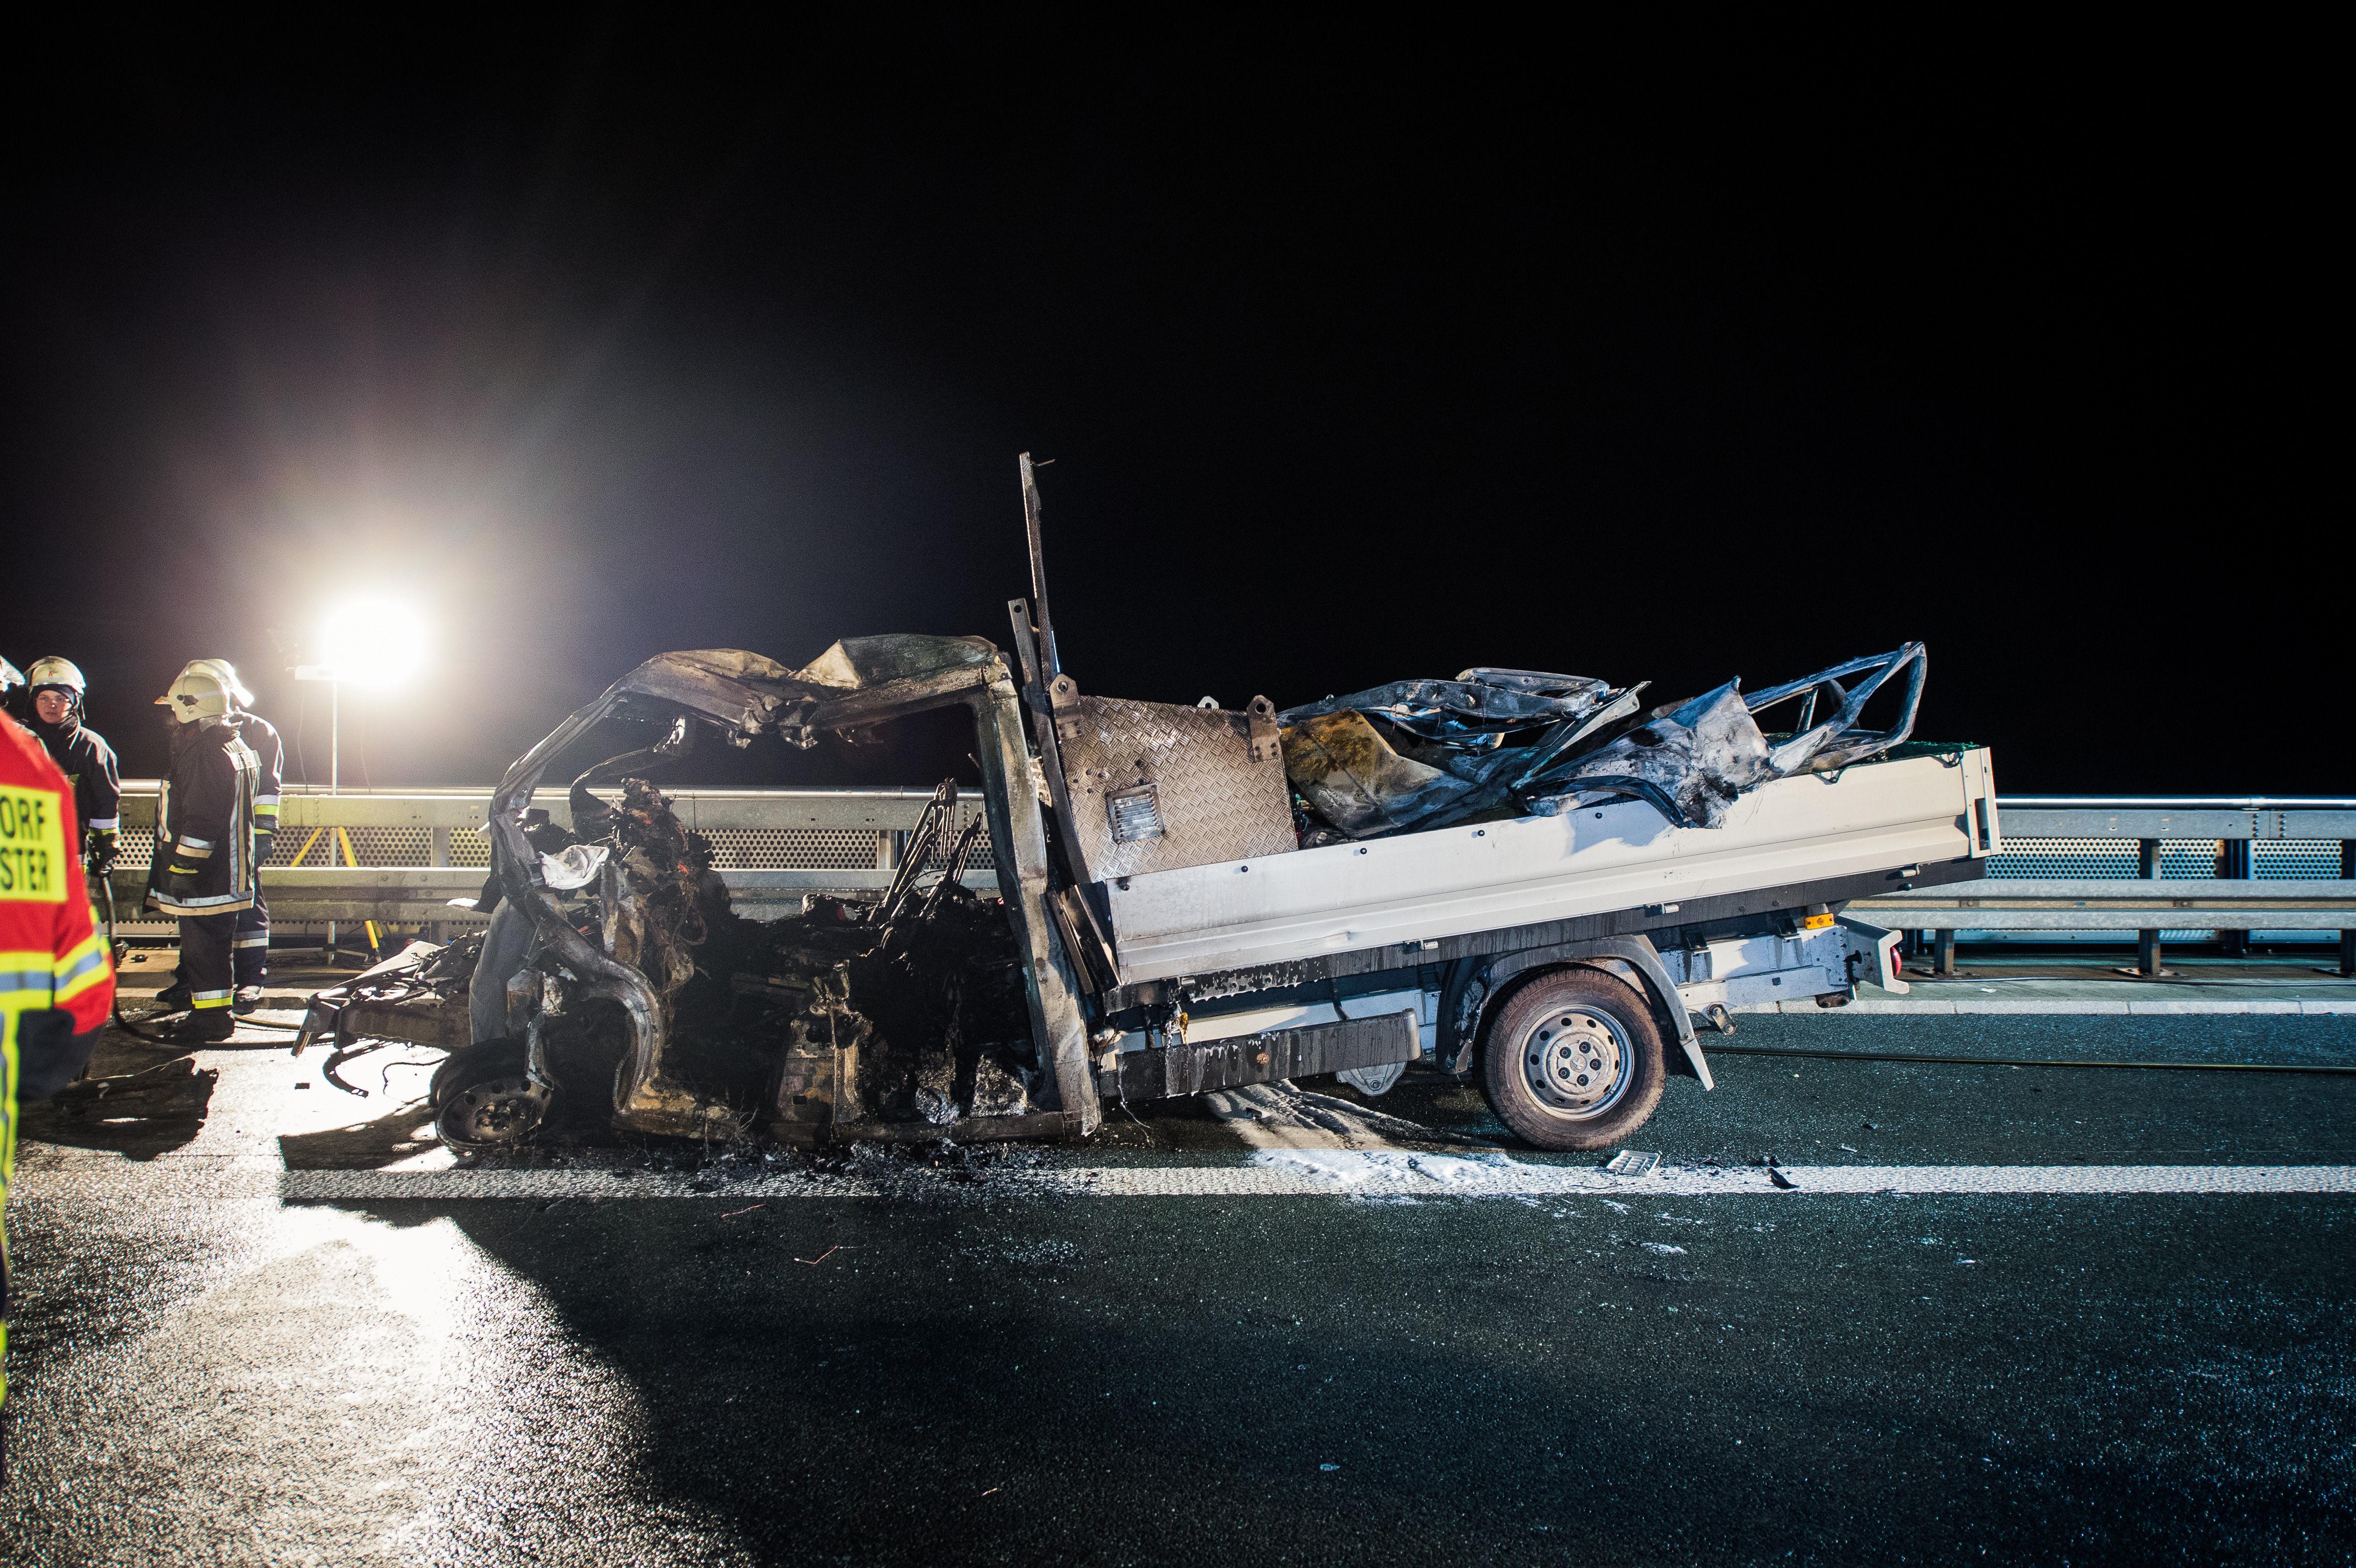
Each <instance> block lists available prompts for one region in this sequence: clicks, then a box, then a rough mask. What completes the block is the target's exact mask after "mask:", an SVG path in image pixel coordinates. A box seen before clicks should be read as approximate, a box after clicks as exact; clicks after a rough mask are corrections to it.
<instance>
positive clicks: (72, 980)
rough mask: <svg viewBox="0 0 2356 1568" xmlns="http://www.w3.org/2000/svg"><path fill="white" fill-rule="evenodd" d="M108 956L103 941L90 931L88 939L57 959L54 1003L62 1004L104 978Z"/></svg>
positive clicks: (60, 1005)
mask: <svg viewBox="0 0 2356 1568" xmlns="http://www.w3.org/2000/svg"><path fill="white" fill-rule="evenodd" d="M109 956H110V955H109V954H108V952H107V947H106V943H105V941H104V940H103V939H102V938H101V937H100V936H99V935H98V934H97V933H91V936H90V939H89V940H88V941H86V942H83V943H81V944H79V945H77V946H76V947H75V948H74V949H73V950H72V951H71V952H70V953H68V954H67V955H65V956H64V957H63V958H60V959H59V960H58V964H57V976H58V981H57V984H58V990H57V1004H56V1005H58V1006H59V1007H62V1006H64V1005H65V1004H66V1003H67V1002H70V1001H71V1000H72V999H73V998H74V997H79V996H80V995H81V994H82V993H83V992H84V991H87V990H89V989H90V988H91V987H92V986H95V985H97V984H98V983H99V982H100V981H101V980H103V979H105V978H106V976H107V961H108V958H109Z"/></svg>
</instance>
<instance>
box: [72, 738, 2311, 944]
mask: <svg viewBox="0 0 2356 1568" xmlns="http://www.w3.org/2000/svg"><path fill="white" fill-rule="evenodd" d="M600 793H601V794H610V792H602V791H601V792H600ZM669 793H670V795H671V799H672V800H673V802H674V803H675V804H676V805H677V807H678V810H679V813H680V817H681V819H682V820H683V821H685V822H686V823H687V825H688V826H689V827H691V828H693V829H695V830H696V831H698V832H701V833H703V834H705V835H706V836H707V837H710V838H711V839H712V841H713V845H714V848H715V851H716V861H715V863H716V864H717V865H718V867H719V869H720V871H721V875H722V876H723V878H724V879H725V880H726V881H727V883H728V886H729V890H730V891H731V893H732V894H733V895H734V899H735V901H736V903H737V906H738V907H739V908H740V909H742V910H743V911H744V912H745V913H746V914H748V915H752V916H755V917H757V918H774V917H775V916H776V915H779V914H784V913H790V912H795V911H797V910H798V908H799V907H800V903H801V901H802V900H803V899H804V898H805V897H807V896H808V895H809V894H810V893H813V892H832V893H848V894H857V893H862V892H876V891H882V890H883V888H884V887H885V886H886V885H887V884H888V883H889V882H890V880H891V879H892V874H893V872H894V869H896V867H897V865H898V863H899V862H898V855H899V852H900V850H901V848H902V846H903V842H904V840H905V835H906V834H907V832H908V831H909V829H911V828H913V827H915V826H916V818H917V817H918V816H919V815H921V814H922V812H923V810H924V807H925V803H926V801H927V800H929V799H930V798H931V794H932V792H931V791H929V790H925V789H740V790H696V789H681V790H676V791H672V792H669ZM490 797H491V787H490V786H489V785H488V784H480V785H473V786H452V787H439V788H417V789H404V790H401V791H386V792H380V793H372V794H363V795H326V794H324V793H321V792H316V791H312V790H306V789H303V788H300V787H296V788H291V789H289V790H288V792H287V793H286V795H285V798H284V805H283V807H282V810H281V813H280V824H281V827H280V831H279V835H278V842H277V845H276V848H275V853H274V854H273V859H272V862H271V863H270V864H269V865H267V866H265V867H264V869H263V872H262V877H263V883H264V886H265V888H266V890H267V891H268V893H269V898H270V904H271V912H272V918H273V923H274V924H277V925H280V926H284V927H290V928H300V927H304V926H307V925H314V924H324V923H327V922H329V921H357V920H374V921H377V922H379V923H389V924H393V925H434V926H444V927H448V926H455V927H460V928H463V927H464V926H465V925H466V923H468V922H469V921H470V920H471V919H472V918H473V917H472V916H471V915H470V914H469V913H468V912H465V911H459V910H453V909H451V908H450V907H449V906H448V901H449V900H451V899H454V898H470V897H472V896H473V895H474V894H475V893H476V892H477V891H479V890H480V888H481V886H482V882H483V880H484V877H485V876H486V874H487V872H486V866H487V860H488V845H487V840H485V839H484V838H483V837H482V836H481V829H482V827H483V824H484V817H485V814H486V812H487V810H488V807H489V803H490ZM155 799H156V788H155V782H154V781H153V780H127V781H125V783H124V785H123V846H124V855H123V863H122V865H121V866H120V867H119V868H118V869H117V870H116V873H115V877H114V882H115V891H116V898H117V900H118V902H119V904H120V905H121V907H122V908H123V910H124V911H125V912H126V913H128V912H130V911H132V910H134V909H135V908H136V907H137V905H138V901H139V900H140V899H141V897H142V896H143V894H144V891H145V879H146V869H145V859H146V852H147V848H148V845H149V843H150V841H151V840H152V839H153V837H154V829H155ZM541 804H542V805H545V806H546V807H547V809H548V811H549V813H550V815H551V816H552V818H553V819H554V820H556V821H558V822H562V823H568V824H569V822H570V813H569V810H568V808H567V806H566V804H565V801H564V797H563V795H562V794H561V793H556V792H550V793H549V794H548V795H546V796H545V797H544V798H543V800H542V801H541ZM1997 808H1998V809H1997V816H1998V827H1999V830H2000V832H2001V834H2002V835H2003V838H2002V843H2001V847H2000V852H1999V854H1998V855H1997V857H1996V859H1995V860H1994V861H1993V862H1992V863H1991V871H1992V874H1991V875H1990V876H1989V877H1988V878H1987V880H1981V881H1977V882H1968V883H1962V884H1952V885H1949V886H1945V887H1940V888H1934V889H1926V890H1924V891H1921V892H1909V893H1901V894H1898V895H1895V896H1890V897H1883V898H1876V899H1868V900H1862V901H1859V902H1858V904H1857V905H1856V906H1855V908H1856V910H1857V912H1858V913H1859V914H1860V915H1862V916H1864V917H1865V918H1868V919H1873V920H1878V921H1879V922H1880V923H1883V924H1886V925H1891V926H1897V927H1901V928H1903V929H1907V930H1912V931H1924V932H1932V933H1937V934H1936V935H1935V936H1934V938H1933V941H1934V944H1936V945H1937V946H1938V947H1939V949H1940V951H1941V956H1942V958H1943V959H1948V958H1951V955H1952V950H1953V944H1954V933H1955V932H1957V931H1958V930H1967V931H1975V932H1988V933H2040V932H2042V933H2082V932H2118V933H2126V932H2136V933H2139V939H2140V941H2141V944H2142V946H2143V950H2144V953H2145V955H2146V956H2147V957H2148V958H2150V959H2151V960H2152V962H2151V963H2150V964H2149V965H2148V966H2149V967H2151V968H2154V969H2157V967H2158V955H2159V942H2160V938H2161V935H2162V933H2167V932H2177V933H2182V932H2185V931H2187V930H2192V931H2201V932H2222V933H2247V932H2251V931H2268V932H2277V931H2278V932H2308V931H2313V932H2335V931H2336V932H2340V933H2341V941H2340V946H2341V955H2342V961H2343V965H2347V964H2348V963H2349V962H2350V960H2351V957H2356V951H2351V950H2352V949H2356V943H2351V934H2356V797H2338V796H2332V797H2281V796H2246V797H2244V796H2104V797H2072V796H2051V795H2011V796H2004V797H2000V798H1999V800H1998V802H1997ZM979 810H980V797H979V795H969V796H968V797H967V799H966V800H965V801H964V802H962V803H961V804H960V812H961V814H963V813H973V812H978V811H979ZM2057 843H2058V844H2069V845H2076V846H2084V845H2090V844H2091V845H2098V846H2107V847H2108V848H2109V849H2110V850H2111V851H2112V853H2111V859H2112V860H2113V861H2115V863H2117V864H2119V865H2120V866H2121V867H2122V871H2121V873H2120V874H2116V875H2113V876H2108V877H2065V878H2054V877H2039V876H2033V875H2032V876H2027V877H2023V876H2019V875H2012V876H2007V875H2006V874H2005V866H2004V862H2005V859H2006V853H2005V852H2004V851H2009V852H2010V854H2011V855H2012V857H2013V858H2014V859H2015V861H2016V863H2020V862H2031V863H2033V861H2034V859H2036V857H2037V855H2038V854H2039V850H2038V849H2037V848H2035V846H2038V845H2049V846H2050V845H2053V844H2057ZM2130 846H2132V847H2133V848H2132V849H2130V848H2129V847H2130ZM2253 846H2263V847H2265V853H2267V854H2272V853H2273V852H2274V851H2276V850H2284V851H2294V852H2296V853H2297V854H2301V855H2305V856H2306V857H2307V863H2308V866H2309V867H2310V873H2309V874H2304V875H2294V876H2289V877H2265V876H2259V875H2255V874H2254V872H2255V871H2256V869H2258V867H2257V861H2256V860H2255V859H2254V853H2255V852H2254V849H2253ZM2302 846H2304V848H2301V847H2302ZM2333 846H2336V848H2337V849H2338V857H2339V862H2340V863H2339V865H2338V867H2337V868H2336V869H2338V871H2339V873H2340V874H2339V877H2338V878H2337V879H2331V878H2329V870H2330V869H2333V868H2330V867H2329V863H2328V856H2327V857H2325V858H2324V859H2322V860H2321V861H2320V862H2319V860H2318V855H2317V854H2315V853H2309V851H2316V852H2322V851H2326V850H2328V849H2329V848H2330V847H2333ZM2164 847H2166V850H2165V854H2164V853H2163V848H2164ZM2212 848H2213V850H2214V855H2213V859H2212V858H2211V856H2210V850H2211V849H2212ZM298 854H300V855H301V857H302V858H301V859H300V860H299V861H296V860H295V857H296V856H297V855H298ZM347 857H348V858H349V859H357V860H359V862H360V863H359V865H357V866H351V865H345V864H340V863H337V864H329V863H327V862H328V861H329V859H331V858H333V859H337V860H338V861H340V860H341V859H345V858H347ZM2169 857H2173V858H2174V859H2176V860H2178V861H2179V862H2181V861H2184V860H2185V859H2187V858H2188V857H2189V858H2190V860H2191V861H2192V862H2194V863H2196V864H2199V865H2200V866H2201V868H2202V869H2209V870H2211V871H2212V872H2213V873H2214V874H2211V875H2209V876H2205V877H2203V876H2198V875H2190V876H2188V875H2181V874H2179V875H2172V876H2163V875H2161V874H2160V873H2161V871H2162V869H2163V862H2164V860H2165V859H2168V858H2169ZM290 861H291V862H295V863H288V862H290ZM2130 867H2131V868H2132V872H2130V871H2128V870H2127V869H2126V868H2130ZM2313 869H2320V870H2322V871H2323V872H2324V875H2322V876H2317V875H2314V874H2311V873H2312V870H2313ZM966 880H967V881H968V883H969V885H971V886H974V887H975V888H977V889H981V890H988V889H992V888H994V887H995V886H996V878H995V877H994V876H993V875H992V874H991V873H990V872H989V871H987V870H983V871H980V872H974V873H969V875H968V877H967V879H966ZM158 929H162V927H161V926H160V925H159V926H158Z"/></svg>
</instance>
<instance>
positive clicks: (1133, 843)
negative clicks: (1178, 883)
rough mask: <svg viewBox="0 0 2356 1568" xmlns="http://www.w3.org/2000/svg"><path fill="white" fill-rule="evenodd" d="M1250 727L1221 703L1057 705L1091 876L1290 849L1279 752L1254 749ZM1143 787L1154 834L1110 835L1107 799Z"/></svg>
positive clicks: (1101, 700) (1089, 700)
mask: <svg viewBox="0 0 2356 1568" xmlns="http://www.w3.org/2000/svg"><path fill="white" fill-rule="evenodd" d="M1261 727H1262V728H1267V726H1266V725H1265V724H1263V725H1262V726H1261ZM1252 731H1253V723H1252V718H1251V715H1249V714H1247V713H1229V712H1226V711H1225V710H1223V709H1212V708H1178V707H1173V706H1170V705H1167V704H1163V703H1158V702H1124V701H1120V700H1119V699H1113V698H1105V697H1080V698H1075V699H1072V702H1071V705H1070V706H1069V707H1066V708H1063V709H1060V711H1059V721H1058V723H1057V726H1056V733H1057V744H1058V748H1059V750H1060V751H1061V752H1062V753H1063V762H1064V782H1065V786H1066V788H1067V789H1068V790H1069V791H1070V792H1071V799H1072V815H1073V816H1074V817H1075V818H1076V819H1077V822H1078V825H1079V838H1080V856H1081V859H1084V860H1085V861H1086V862H1087V868H1088V873H1089V875H1090V876H1091V877H1092V878H1094V879H1095V880H1098V881H1103V880H1106V879H1108V878H1111V877H1126V876H1132V875H1135V874H1137V873H1139V872H1141V871H1173V870H1176V869H1179V868H1180V867H1182V866H1215V865H1219V864H1222V863H1224V862H1226V861H1228V860H1252V859H1260V858H1262V857H1264V856H1269V855H1281V854H1285V853H1287V852H1288V851H1290V850H1292V849H1295V848H1299V847H1300V846H1299V844H1298V842H1297V841H1296V840H1295V839H1294V837H1293V836H1292V796H1291V795H1290V792H1289V791H1288V790H1287V788H1286V786H1285V782H1284V757H1283V755H1282V753H1281V752H1280V751H1279V750H1278V748H1277V747H1275V746H1273V745H1258V746H1255V745H1254V744H1253V732H1252ZM1147 784H1150V785H1151V786H1153V799H1154V804H1155V807H1156V809H1157V812H1158V814H1159V816H1160V817H1161V820H1162V833H1161V834H1160V835H1159V836H1158V837H1148V838H1135V839H1132V840H1130V842H1128V843H1121V842H1119V841H1117V840H1116V839H1115V838H1114V837H1113V818H1112V812H1111V808H1110V805H1109V804H1108V800H1109V797H1110V796H1112V795H1119V794H1122V793H1125V792H1132V791H1135V790H1137V789H1138V788H1140V787H1141V786H1142V785H1147Z"/></svg>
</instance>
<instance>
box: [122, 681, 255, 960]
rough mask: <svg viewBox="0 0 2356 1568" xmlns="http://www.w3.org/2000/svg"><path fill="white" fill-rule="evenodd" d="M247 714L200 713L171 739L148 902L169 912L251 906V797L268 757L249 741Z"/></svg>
mask: <svg viewBox="0 0 2356 1568" xmlns="http://www.w3.org/2000/svg"><path fill="white" fill-rule="evenodd" d="M244 722H245V719H244V716H243V715H241V714H236V713H232V714H230V715H229V716H228V717H226V718H220V719H200V720H198V721H197V722H196V723H194V724H187V725H182V726H181V727H180V729H179V730H178V731H177V732H176V733H175V734H174V735H173V737H172V776H171V778H170V779H168V780H167V781H166V783H165V784H164V793H163V796H162V798H161V799H159V800H158V801H156V803H155V859H153V860H152V861H151V862H149V865H148V868H147V902H148V904H149V906H150V907H151V908H155V909H159V910H162V911H163V912H165V913H166V914H180V915H206V914H230V913H234V912H237V911H239V910H241V909H252V907H253V895H254V890H255V888H256V887H258V886H259V885H260V882H259V879H258V876H257V874H256V870H255V867H254V863H253V801H254V796H255V795H259V794H260V793H261V778H262V760H261V759H260V758H259V757H257V756H255V755H254V754H253V748H252V747H251V746H249V745H247V744H246V743H245V737H244V734H243V725H244Z"/></svg>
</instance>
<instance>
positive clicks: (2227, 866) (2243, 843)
mask: <svg viewBox="0 0 2356 1568" xmlns="http://www.w3.org/2000/svg"><path fill="white" fill-rule="evenodd" d="M2250 860H2251V856H2250V841H2249V840H2248V839H2246V838H2220V839H2219V840H2217V875H2218V878H2219V879H2220V880H2228V881H2238V882H2246V881H2248V880H2250ZM2217 940H2218V944H2219V945H2221V946H2222V948H2223V949H2224V951H2225V956H2226V957H2228V958H2240V957H2244V956H2246V955H2247V954H2248V953H2249V950H2250V933H2249V932H2248V931H2247V930H2242V931H2220V932H2219V933H2217Z"/></svg>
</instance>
